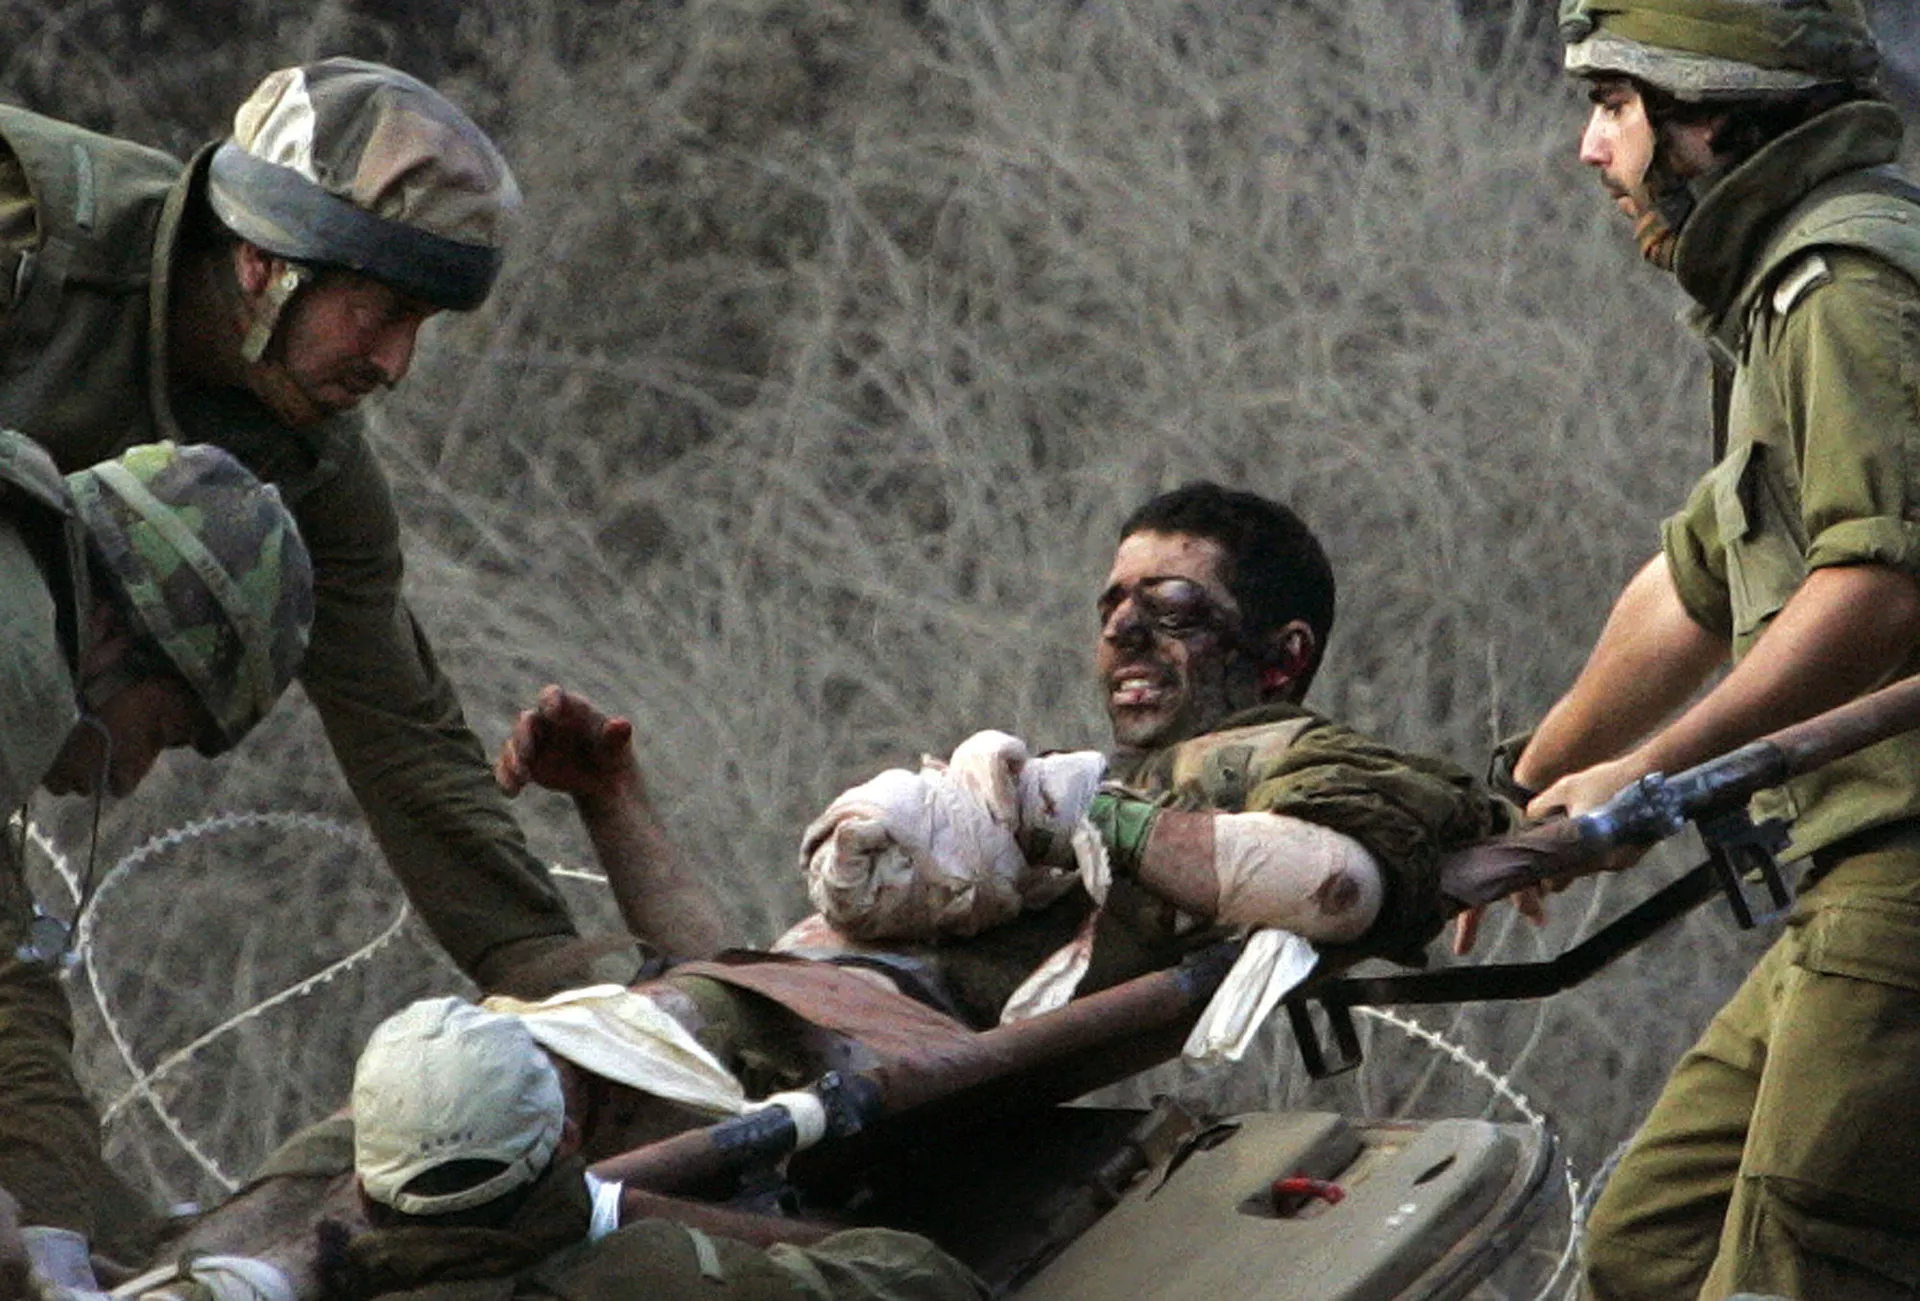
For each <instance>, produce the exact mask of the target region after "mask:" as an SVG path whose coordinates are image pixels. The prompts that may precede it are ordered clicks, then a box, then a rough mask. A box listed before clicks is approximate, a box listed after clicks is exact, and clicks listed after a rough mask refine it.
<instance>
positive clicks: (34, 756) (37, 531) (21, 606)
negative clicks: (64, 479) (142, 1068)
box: [0, 432, 146, 1251]
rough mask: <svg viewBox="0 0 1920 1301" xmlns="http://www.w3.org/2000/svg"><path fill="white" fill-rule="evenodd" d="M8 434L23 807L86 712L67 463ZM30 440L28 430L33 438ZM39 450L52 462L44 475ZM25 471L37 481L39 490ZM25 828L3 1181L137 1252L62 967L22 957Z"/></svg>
mask: <svg viewBox="0 0 1920 1301" xmlns="http://www.w3.org/2000/svg"><path fill="white" fill-rule="evenodd" d="M16 438H17V435H13V434H8V433H5V432H0V610H4V611H6V617H5V618H3V619H0V808H4V809H5V810H7V811H8V812H12V811H13V810H15V809H19V808H21V807H22V806H23V805H24V804H25V803H26V801H27V797H28V795H29V794H31V793H32V791H33V789H34V788H35V787H36V786H38V785H39V784H40V779H41V777H42V776H43V775H44V774H45V773H46V771H47V769H48V768H49V767H51V766H52V764H53V761H54V758H55V756H56V755H58V754H59V752H60V748H61V745H62V744H63V742H64V741H65V739H66V736H67V732H68V731H69V730H70V729H71V728H72V727H73V724H74V722H75V720H76V719H77V718H78V717H79V710H78V706H77V704H76V703H75V700H76V693H75V691H74V683H73V669H72V667H71V664H70V662H69V660H68V657H67V651H66V649H65V648H64V647H63V645H62V638H61V634H60V632H59V623H58V617H57V611H58V610H59V608H60V606H61V605H63V604H64V606H65V607H66V613H67V614H68V616H69V617H70V616H71V613H72V606H73V604H74V602H73V600H72V596H71V593H70V591H69V592H62V593H60V594H59V595H58V597H56V595H55V592H54V590H53V588H52V586H51V584H52V583H53V582H57V581H58V566H57V561H56V560H55V559H54V558H53V556H52V553H51V552H50V550H49V548H50V547H51V546H52V545H55V544H57V541H58V538H59V530H60V526H61V525H60V520H61V516H60V514H59V513H58V511H57V510H56V509H55V508H54V507H53V506H52V505H51V504H49V500H50V498H49V494H60V495H64V487H63V485H61V483H60V480H59V477H58V475H56V474H55V473H54V472H53V467H52V466H51V464H48V463H47V462H46V461H45V459H44V458H33V454H34V451H35V449H33V448H32V447H31V445H30V444H29V445H26V446H25V447H24V451H23V449H22V448H21V447H19V446H16V445H15V443H14V440H15V439H16ZM20 441H21V442H22V443H24V440H20ZM29 459H39V461H40V466H41V467H42V468H43V469H44V473H42V474H39V475H37V476H33V471H32V467H31V466H29V465H27V462H28V461H29ZM16 474H25V475H29V476H33V477H34V478H36V479H37V481H38V482H37V483H36V486H35V488H34V490H33V491H32V492H31V493H29V491H28V490H27V489H25V488H23V487H22V486H21V484H20V483H19V482H16V481H14V478H13V476H14V475H16ZM18 851H19V839H18V833H17V832H16V831H14V830H13V829H11V828H8V829H6V830H5V831H4V832H0V1188H4V1189H6V1190H7V1191H8V1192H10V1193H12V1194H13V1196H14V1197H15V1198H16V1199H17V1200H18V1201H19V1203H20V1209H21V1223H23V1224H41V1225H48V1226H51V1227H54V1228H65V1229H75V1230H78V1231H80V1232H82V1233H86V1234H88V1236H89V1237H92V1238H94V1239H95V1240H96V1241H99V1242H100V1243H101V1244H102V1247H103V1249H104V1250H109V1251H114V1250H124V1249H126V1248H129V1247H133V1246H136V1245H138V1244H139V1243H140V1240H141V1235H142V1234H143V1233H144V1231H145V1228H146V1216H145V1214H144V1212H143V1211H142V1210H141V1209H140V1208H139V1206H138V1203H137V1202H136V1201H135V1200H134V1199H133V1197H132V1194H131V1193H130V1192H129V1191H128V1190H127V1189H126V1188H125V1186H124V1185H123V1184H121V1183H120V1181H119V1180H118V1179H117V1178H116V1177H114V1176H113V1175H112V1174H111V1173H110V1172H109V1171H108V1170H107V1168H106V1166H105V1164H104V1163H103V1162H102V1160H101V1156H100V1120H99V1117H98V1115H97V1114H96V1113H95V1112H94V1109H93V1107H92V1105H91V1104H90V1103H89V1102H88V1101H87V1098H86V1095H85V1094H84V1093H83V1092H81V1089H80V1083H79V1081H78V1080H77V1079H76V1078H75V1077H74V1073H73V1023H72V1018H71V1014H70V1012H69V1009H68V1006H67V999H66V994H65V992H64V991H63V990H62V989H61V987H60V982H59V980H58V979H57V977H56V975H55V973H54V971H53V969H52V968H51V967H48V966H47V965H45V964H43V963H30V962H21V961H19V960H18V959H16V958H15V957H14V956H13V955H14V952H15V951H16V950H17V949H18V948H19V947H20V945H21V944H23V943H24V942H25V941H26V939H27V927H28V924H29V923H30V922H31V920H32V917H33V899H32V897H31V895H29V893H28V891H27V885H26V881H25V879H24V877H23V876H22V865H21V863H20V861H19V858H18Z"/></svg>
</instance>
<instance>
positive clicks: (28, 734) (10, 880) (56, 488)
mask: <svg viewBox="0 0 1920 1301" xmlns="http://www.w3.org/2000/svg"><path fill="white" fill-rule="evenodd" d="M0 607H3V608H4V609H5V610H6V611H7V617H6V619H5V620H3V621H0V724H3V725H0V804H4V807H6V808H8V809H17V808H19V807H20V806H21V805H22V804H24V803H25V802H26V800H27V798H28V795H29V794H30V793H31V792H32V791H33V789H34V788H35V787H42V788H44V789H46V790H49V791H51V792H53V793H55V794H69V793H71V794H86V795H91V796H93V797H94V798H95V799H96V800H97V799H99V798H101V797H102V796H104V795H106V794H109V793H111V794H114V795H127V794H130V793H131V792H132V791H133V789H134V788H135V787H136V786H138V785H139V784H140V781H141V779H142V778H143V777H144V776H145V775H146V773H147V771H148V769H149V768H151V767H152V765H153V762H154V760H155V758H157V757H158V755H159V752H160V751H161V750H163V749H166V748H169V747H173V746H185V745H193V746H196V747H198V748H199V749H200V750H202V751H203V752H206V753H209V754H211V753H217V752H218V751H221V750H225V749H227V748H228V747H230V746H232V745H233V744H235V743H236V742H237V741H239V739H240V738H241V737H242V736H244V735H245V734H246V733H247V732H248V731H249V730H250V729H251V728H252V727H253V725H254V724H255V723H257V722H259V721H260V719H261V718H262V717H263V716H265V714H266V712H267V710H268V709H270V708H271V707H272V705H273V702H274V701H275V700H277V699H278V698H279V697H280V694H281V692H282V691H284V690H285V689H286V686H287V684H288V683H289V682H291V681H292V680H293V675H294V670H295V669H296V667H297V666H298V665H299V662H300V657H301V654H302V652H303V651H304V649H305V647H306V644H307V637H308V632H309V629H310V628H311V625H312V622H313V571H312V566H311V563H310V561H309V559H308V556H307V550H306V547H305V546H304V545H303V544H302V542H301V540H300V535H299V533H298V531H297V530H296V529H295V527H294V523H293V519H292V516H291V515H290V514H289V513H288V511H287V508H286V507H285V505H284V504H282V502H281V500H280V496H279V494H278V493H277V492H275V491H274V490H273V489H272V488H269V487H266V486H264V485H262V484H261V483H260V482H259V480H257V479H255V478H254V476H253V475H252V474H250V473H248V471H247V470H246V469H245V468H244V467H243V466H241V465H240V463H239V462H238V461H236V460H234V459H233V458H232V457H231V456H229V455H227V454H226V453H225V452H222V451H220V450H219V449H218V448H214V447H204V446H196V447H176V446H174V445H173V444H159V445H153V446H145V447H138V448H134V449H133V450H131V451H129V452H127V453H126V454H125V455H124V456H121V457H119V458H116V459H114V460H110V461H104V462H101V463H100V464H98V465H95V466H93V467H91V468H89V469H86V470H82V471H80V472H78V473H76V474H72V475H69V476H67V477H66V478H65V479H62V478H61V476H60V474H59V472H58V471H57V470H56V469H55V468H54V466H53V463H52V461H50V460H49V459H48V457H47V455H46V453H45V452H43V451H42V450H41V449H40V448H39V447H38V446H37V445H35V444H34V443H33V442H31V441H30V440H28V439H26V438H24V437H22V436H21V435H19V434H16V433H13V432H11V431H0ZM83 879H84V880H85V881H86V882H88V883H89V886H90V884H91V882H92V881H93V880H94V876H93V872H92V868H91V866H89V867H88V868H87V869H86V871H85V872H84V873H83ZM86 895H87V889H86V888H84V887H83V891H82V900H81V903H80V908H81V909H82V910H84V909H85V907H86V904H87V901H88V900H87V897H86ZM71 935H72V930H71V927H70V925H69V924H68V923H66V922H65V921H62V920H59V919H57V918H56V917H55V916H53V915H52V914H49V913H46V912H43V911H41V910H40V909H39V908H38V907H36V906H35V905H34V903H33V901H32V900H31V898H30V897H29V896H28V894H27V889H26V884H25V882H24V880H23V878H22V876H21V864H20V863H19V861H18V860H17V858H16V857H15V842H14V841H13V839H12V838H11V837H6V838H0V1189H4V1190H6V1191H7V1192H8V1193H10V1194H11V1195H12V1196H13V1197H16V1198H18V1200H19V1204H20V1208H21V1214H22V1219H23V1222H24V1223H26V1224H27V1225H29V1226H30V1227H29V1229H28V1230H27V1236H28V1239H29V1252H30V1253H31V1254H33V1255H34V1256H35V1257H36V1259H41V1258H47V1259H53V1258H58V1257H59V1256H60V1255H61V1254H62V1251H63V1248H77V1250H74V1251H72V1252H71V1253H70V1254H72V1255H73V1257H74V1258H75V1259H77V1260H78V1261H80V1262H84V1261H85V1260H86V1251H85V1243H86V1241H87V1240H95V1239H97V1240H99V1241H101V1242H102V1244H103V1245H104V1246H106V1247H107V1248H108V1249H109V1250H115V1251H126V1250H127V1249H129V1248H130V1247H137V1246H138V1245H139V1244H140V1236H141V1232H142V1228H143V1222H144V1220H145V1218H146V1217H145V1215H144V1213H143V1212H142V1211H141V1209H140V1208H139V1206H138V1204H137V1203H136V1202H135V1201H134V1200H133V1198H132V1197H131V1195H130V1194H129V1193H128V1192H127V1191H126V1189H125V1188H124V1187H123V1186H122V1185H121V1184H120V1183H119V1181H118V1180H117V1179H116V1178H114V1176H113V1175H112V1174H110V1173H109V1172H108V1170H107V1168H106V1167H105V1165H104V1164H103V1163H102V1161H101V1157H100V1135H99V1124H98V1120H97V1118H96V1117H95V1115H94V1112H93V1109H92V1107H91V1106H90V1105H89V1103H88V1102H87V1100H86V1097H85V1095H84V1094H83V1093H82V1092H81V1090H80V1086H79V1083H78V1082H77V1080H76V1079H75V1077H74V1073H73V1066H72V1062H71V1060H70V1059H71V1050H72V1031H71V1028H70V1025H69V1021H68V1013H67V1005H66V999H65V997H64V996H63V995H62V993H61V991H60V984H59V980H58V974H59V969H60V966H61V965H62V960H63V959H64V958H65V957H66V956H67V954H68V951H69V949H70V946H71ZM43 1272H48V1271H47V1270H45V1269H43Z"/></svg>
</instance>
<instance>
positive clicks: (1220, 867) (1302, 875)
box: [1213, 813, 1382, 944]
mask: <svg viewBox="0 0 1920 1301" xmlns="http://www.w3.org/2000/svg"><path fill="white" fill-rule="evenodd" d="M1213 869H1214V874H1215V876H1216V878H1217V879H1218V881H1219V886H1220V898H1219V903H1218V905H1217V907H1216V908H1215V910H1214V917H1215V919H1216V920H1217V921H1219V922H1222V923H1224V924H1226V925H1229V926H1278V927H1281V928H1283V929H1285V930H1289V931H1294V932H1297V933H1298V934H1301V935H1304V936H1306V937H1307V938H1308V939H1310V940H1314V941H1317V942H1320V943H1333V944H1342V943H1346V942H1348V941H1351V940H1357V939H1359V938H1360V936H1361V935H1362V934H1364V933H1365V932H1366V929H1367V927H1369V926H1371V925H1373V920H1374V918H1375V917H1377V916H1379V915H1380V900H1381V892H1382V883H1381V879H1380V865H1379V864H1378V863H1376V862H1374V860H1373V855H1371V854H1369V853H1368V852H1367V851H1366V849H1365V848H1364V847H1363V846H1362V845H1361V844H1360V842H1359V841H1357V840H1354V839H1353V838H1352V837H1350V836H1343V835H1341V834H1340V833H1339V832H1337V831H1330V830H1328V829H1327V828H1325V827H1322V826H1317V825H1315V824H1314V823H1311V822H1302V821H1301V820H1300V819H1298V818H1290V817H1285V816H1283V815H1280V814H1274V813H1223V814H1220V815H1218V816H1217V817H1215V818H1214V820H1213Z"/></svg>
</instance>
